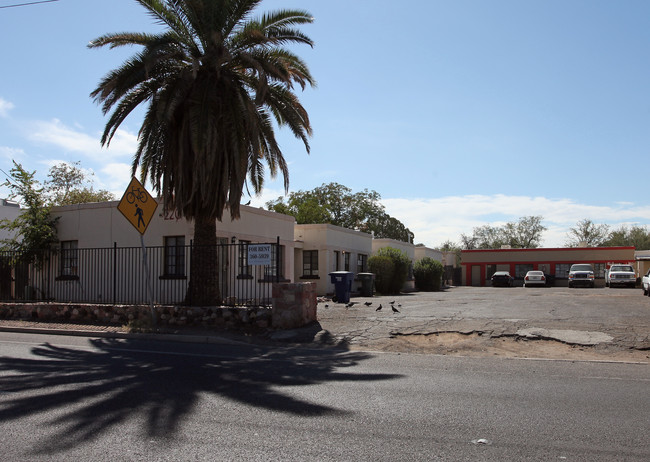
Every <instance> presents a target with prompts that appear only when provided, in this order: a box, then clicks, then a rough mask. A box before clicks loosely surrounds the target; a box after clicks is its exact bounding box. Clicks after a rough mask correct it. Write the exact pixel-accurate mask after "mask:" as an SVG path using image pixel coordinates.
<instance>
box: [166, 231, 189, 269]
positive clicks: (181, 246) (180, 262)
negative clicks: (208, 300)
mask: <svg viewBox="0 0 650 462" xmlns="http://www.w3.org/2000/svg"><path fill="white" fill-rule="evenodd" d="M164 242H165V274H164V275H165V277H168V278H182V277H185V236H165V238H164Z"/></svg>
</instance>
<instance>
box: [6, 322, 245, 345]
mask: <svg viewBox="0 0 650 462" xmlns="http://www.w3.org/2000/svg"><path fill="white" fill-rule="evenodd" d="M0 332H11V333H16V334H47V335H67V336H72V337H99V338H115V339H138V340H156V341H171V342H180V343H208V344H215V345H250V343H247V342H239V341H237V340H233V339H229V338H225V337H219V336H216V335H189V334H148V333H135V332H134V333H129V332H105V331H97V330H71V329H44V328H40V327H7V326H0Z"/></svg>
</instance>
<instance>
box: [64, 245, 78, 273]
mask: <svg viewBox="0 0 650 462" xmlns="http://www.w3.org/2000/svg"><path fill="white" fill-rule="evenodd" d="M78 245H79V241H61V276H78V275H79V253H78V250H77V249H78Z"/></svg>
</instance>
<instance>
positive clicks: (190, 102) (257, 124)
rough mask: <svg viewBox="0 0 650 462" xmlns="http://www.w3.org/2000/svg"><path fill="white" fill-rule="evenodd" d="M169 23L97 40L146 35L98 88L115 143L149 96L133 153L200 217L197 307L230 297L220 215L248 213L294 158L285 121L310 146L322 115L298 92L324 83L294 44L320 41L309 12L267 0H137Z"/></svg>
mask: <svg viewBox="0 0 650 462" xmlns="http://www.w3.org/2000/svg"><path fill="white" fill-rule="evenodd" d="M136 1H138V3H140V4H141V5H142V6H144V7H145V8H146V9H147V10H148V12H149V14H150V15H151V16H153V17H154V19H156V20H157V22H159V23H161V24H162V25H164V26H166V27H165V30H164V31H163V32H161V33H159V34H147V33H117V34H108V35H104V36H102V37H99V38H97V39H95V40H94V41H92V42H91V43H90V44H89V45H88V46H89V47H90V48H96V47H102V46H105V45H109V46H110V47H111V48H114V47H118V46H124V45H139V46H141V47H143V49H142V50H141V51H140V52H139V53H137V54H135V55H134V56H133V57H131V58H130V59H128V60H127V61H126V62H124V64H123V65H122V66H121V67H119V68H117V69H115V70H113V71H111V72H109V73H108V74H107V75H106V76H105V77H104V78H103V79H102V80H101V82H100V83H99V85H98V86H97V88H96V89H95V90H94V91H93V92H92V93H91V97H93V98H95V101H97V102H98V103H101V104H102V110H103V113H104V114H107V113H108V112H110V111H112V113H111V114H110V117H109V120H108V122H107V123H106V127H105V130H104V133H103V136H102V139H101V142H102V145H105V146H108V145H109V143H110V141H111V139H112V137H113V135H114V134H115V132H116V131H117V129H118V128H119V126H120V124H121V123H122V122H123V121H124V119H125V118H126V117H127V116H128V115H129V114H130V113H131V112H132V111H133V110H134V109H135V108H136V107H138V106H140V105H142V104H143V103H144V104H147V110H146V114H145V116H144V120H143V122H142V127H141V128H140V132H139V144H138V149H137V151H136V153H135V155H134V158H133V164H132V169H133V174H134V175H135V173H136V170H137V168H138V167H140V168H141V178H142V179H143V180H145V179H146V178H148V179H149V180H150V181H151V184H152V186H153V188H154V190H155V191H156V193H157V194H158V195H160V196H161V197H162V198H163V203H164V208H165V210H166V211H176V212H177V213H179V214H180V215H181V216H183V217H185V218H187V219H189V220H193V221H194V224H195V231H194V243H195V246H196V247H198V248H202V249H203V250H202V251H200V252H194V258H193V259H192V268H191V270H192V281H191V282H190V289H189V292H188V297H190V300H191V303H192V304H194V305H209V304H214V303H216V302H218V301H219V291H218V271H217V252H216V242H217V240H216V221H217V220H221V218H222V216H223V213H224V210H226V209H228V210H229V212H230V216H231V218H232V219H235V218H238V217H239V204H240V199H241V197H242V193H243V190H244V186H246V188H247V189H248V188H249V184H250V185H251V186H252V189H253V191H254V192H255V193H256V194H257V193H259V192H260V191H261V189H262V186H263V182H264V173H265V171H264V169H265V165H266V166H268V168H269V171H270V174H271V176H272V177H274V176H275V175H276V174H277V172H278V171H279V172H281V173H282V175H283V178H284V186H285V190H288V186H289V174H288V169H287V164H286V162H285V159H284V157H283V155H282V152H281V150H280V147H279V146H278V144H277V142H276V139H275V132H274V124H277V126H288V127H289V129H290V130H291V131H292V133H293V134H294V135H295V136H296V137H297V138H298V139H301V140H302V141H303V143H304V145H305V148H306V150H307V152H309V143H308V137H309V136H310V135H311V125H310V122H309V117H308V114H307V112H306V110H305V108H304V107H303V106H302V105H301V104H300V101H299V100H298V98H297V96H296V94H295V93H294V84H297V85H299V86H300V87H301V88H302V89H303V90H304V88H305V87H306V86H307V85H310V86H314V85H315V82H314V80H313V78H312V76H311V74H310V72H309V69H308V68H307V66H306V64H305V63H304V62H303V61H302V60H301V59H300V58H299V57H298V56H296V55H295V54H294V53H293V52H292V51H290V50H288V49H287V48H285V46H286V45H293V44H307V45H309V46H313V42H312V41H311V40H310V39H309V38H308V37H307V36H305V35H304V34H302V33H301V32H300V31H299V30H298V29H296V28H295V27H296V26H298V25H301V24H306V23H311V22H312V21H313V18H312V16H311V15H310V14H309V13H307V12H305V11H301V10H281V11H275V12H271V13H266V14H264V15H262V16H261V17H259V18H253V16H252V14H253V10H254V9H255V8H256V7H257V6H258V5H259V3H260V2H261V0H136Z"/></svg>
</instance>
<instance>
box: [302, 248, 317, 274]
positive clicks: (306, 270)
mask: <svg viewBox="0 0 650 462" xmlns="http://www.w3.org/2000/svg"><path fill="white" fill-rule="evenodd" d="M302 275H303V277H317V276H318V250H303V251H302Z"/></svg>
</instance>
